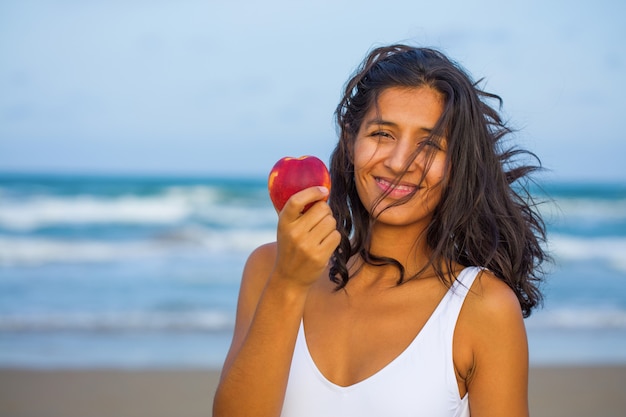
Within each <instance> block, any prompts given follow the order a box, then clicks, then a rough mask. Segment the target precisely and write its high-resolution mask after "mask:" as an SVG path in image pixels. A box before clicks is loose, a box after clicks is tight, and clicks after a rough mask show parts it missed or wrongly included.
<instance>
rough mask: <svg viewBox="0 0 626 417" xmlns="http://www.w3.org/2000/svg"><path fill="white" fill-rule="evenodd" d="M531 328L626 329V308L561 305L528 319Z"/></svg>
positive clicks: (537, 313)
mask: <svg viewBox="0 0 626 417" xmlns="http://www.w3.org/2000/svg"><path fill="white" fill-rule="evenodd" d="M526 323H527V326H528V327H529V328H531V329H570V330H575V329H580V330H593V329H598V330H600V329H614V330H626V310H623V309H620V308H606V307H602V306H599V307H595V308H594V307H585V308H574V307H560V308H555V309H549V310H540V311H538V312H535V313H533V315H532V316H531V317H530V318H529V319H527V322H526Z"/></svg>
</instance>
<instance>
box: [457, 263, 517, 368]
mask: <svg viewBox="0 0 626 417" xmlns="http://www.w3.org/2000/svg"><path fill="white" fill-rule="evenodd" d="M526 349H527V343H526V333H525V328H524V322H523V315H522V309H521V306H520V303H519V301H518V299H517V296H516V295H515V292H514V291H513V290H512V289H511V288H510V287H509V286H508V285H507V284H506V283H505V282H504V281H502V280H501V279H499V278H498V277H496V276H495V275H494V274H493V273H491V272H489V271H487V270H484V271H482V272H480V273H479V275H478V277H476V280H475V281H474V284H473V285H472V287H471V288H470V291H469V292H468V294H467V297H466V298H465V302H464V304H463V308H462V309H461V312H460V314H459V318H458V321H457V326H456V329H455V333H454V362H455V364H456V368H457V372H458V373H459V375H460V376H461V377H462V378H463V379H466V378H468V377H469V376H470V375H471V374H473V373H474V371H475V370H476V367H477V366H479V365H480V362H484V360H485V359H487V360H489V361H492V360H493V358H494V356H501V355H502V354H503V352H505V351H507V350H508V353H510V354H513V353H514V354H515V355H519V359H520V360H524V356H525V355H526V354H527V351H526Z"/></svg>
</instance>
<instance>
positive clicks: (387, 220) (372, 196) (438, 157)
mask: <svg viewBox="0 0 626 417" xmlns="http://www.w3.org/2000/svg"><path fill="white" fill-rule="evenodd" d="M443 104H444V103H443V98H442V96H441V94H440V93H439V92H437V91H436V90H434V89H432V88H430V87H426V86H423V87H418V88H409V87H390V88H388V89H386V90H383V92H382V93H381V94H380V95H379V98H378V101H377V103H375V105H373V106H372V108H370V109H369V111H368V112H367V113H366V115H365V118H364V119H363V123H362V124H361V127H360V129H359V132H358V134H357V137H356V140H355V143H354V171H355V172H354V175H355V182H356V188H357V191H358V194H359V197H360V199H361V202H362V203H363V205H364V206H365V208H366V209H368V210H369V211H370V212H372V208H374V205H376V204H377V202H378V201H380V202H379V204H377V205H376V207H375V208H374V212H373V214H374V216H375V217H376V218H377V220H378V221H379V222H380V223H384V224H389V225H396V226H406V225H410V224H419V225H421V226H422V227H426V226H427V225H428V223H429V222H430V220H431V218H432V214H433V211H434V209H435V207H436V206H437V204H438V203H439V201H440V199H441V195H442V188H443V185H442V184H443V179H444V175H445V170H446V168H445V165H446V163H445V159H446V140H445V138H432V137H431V136H430V135H431V132H432V131H433V130H434V128H435V125H436V124H437V122H438V120H439V118H440V117H441V114H442V112H443ZM419 146H423V147H422V148H421V149H422V150H421V151H420V153H419V154H418V155H417V157H415V158H414V159H413V160H411V159H412V158H413V157H414V156H415V151H416V150H417V149H418V147H419ZM426 170H427V172H426ZM422 178H423V181H421V180H422ZM420 181H421V183H420ZM412 193H414V195H413V196H412V197H411V198H410V199H409V200H408V201H406V202H404V203H403V204H400V205H398V206H394V207H390V206H391V205H392V204H394V203H397V202H398V200H401V199H406V198H407V197H408V196H409V195H411V194H412ZM383 194H384V195H385V197H384V199H382V200H380V198H381V196H382V195H383ZM387 207H389V208H388V209H386V210H385V208H387Z"/></svg>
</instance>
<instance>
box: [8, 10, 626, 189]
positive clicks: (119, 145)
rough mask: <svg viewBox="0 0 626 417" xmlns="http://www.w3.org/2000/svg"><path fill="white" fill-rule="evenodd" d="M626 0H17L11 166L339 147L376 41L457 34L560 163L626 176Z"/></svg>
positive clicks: (226, 165) (78, 167)
mask: <svg viewBox="0 0 626 417" xmlns="http://www.w3.org/2000/svg"><path fill="white" fill-rule="evenodd" d="M625 18H626V2H624V1H622V0H596V1H580V0H569V1H565V0H551V1H545V0H524V1H517V0H512V1H508V2H502V1H501V0H479V1H466V0H454V1H445V0H441V1H437V2H432V1H431V2H420V1H417V0H387V1H371V0H358V1H357V0H347V1H341V0H314V1H294V0H264V1H257V0H223V1H218V0H204V1H197V0H179V1H164V0H151V1H148V0H124V1H123V0H108V1H104V0H102V1H96V0H56V1H36V0H2V2H0V172H44V173H71V174H85V173H86V174H165V175H226V176H249V175H266V174H267V173H268V172H269V170H270V168H271V167H272V165H273V164H274V162H276V160H277V159H279V158H280V157H282V156H287V155H290V156H300V155H306V154H312V155H317V156H318V157H320V158H322V159H323V160H328V157H329V155H330V152H331V151H332V149H333V147H334V145H335V142H336V137H337V135H336V129H335V126H334V119H333V112H334V109H335V106H336V105H337V102H338V101H339V98H340V94H341V90H342V87H343V85H344V83H345V82H346V81H347V80H348V78H349V77H350V75H351V74H352V72H353V71H354V69H355V68H356V67H357V65H358V64H359V63H360V61H361V60H362V59H363V57H364V56H365V55H366V53H367V52H368V51H369V50H370V49H371V48H373V47H375V46H381V45H385V44H389V43H396V42H403V43H410V44H412V45H418V46H429V47H435V48H438V49H441V50H442V51H443V52H445V53H446V54H448V55H449V56H450V57H451V58H452V59H454V60H455V61H457V62H458V63H459V64H460V65H462V66H463V67H464V68H466V69H467V70H468V71H469V72H470V73H471V74H472V76H473V77H474V79H481V78H482V79H484V81H483V83H482V84H481V85H482V86H483V87H484V88H485V89H486V90H488V91H490V92H493V93H496V94H498V95H500V96H501V97H502V98H503V100H504V106H503V114H504V116H505V118H506V119H507V120H508V121H509V123H510V125H511V126H512V127H514V128H515V129H517V130H518V131H517V133H516V135H515V137H514V138H513V139H514V142H515V143H516V144H518V145H519V146H521V147H523V148H527V149H530V150H532V151H533V152H535V153H536V154H537V155H538V156H539V157H540V159H541V160H542V163H543V165H544V166H545V168H546V169H547V171H546V172H547V174H546V175H547V176H548V177H549V179H551V180H557V181H615V182H621V183H624V182H626V166H625V165H626V164H624V162H623V161H622V160H623V158H624V155H626V134H625V133H624V129H623V126H622V125H623V120H624V118H625V113H626V112H625V110H626V104H625V103H624V100H625V98H626V42H624V40H625V39H626V25H625V24H624V19H625Z"/></svg>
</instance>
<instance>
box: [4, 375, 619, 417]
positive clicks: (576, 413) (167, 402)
mask: <svg viewBox="0 0 626 417" xmlns="http://www.w3.org/2000/svg"><path fill="white" fill-rule="evenodd" d="M218 378H219V371H215V370H200V369H198V370H104V369H102V370H48V371H45V370H12V369H3V370H0V416H6V417H174V416H176V417H196V416H198V417H200V416H203V417H206V416H209V415H211V407H212V402H213V394H214V392H215V388H216V385H217V381H218ZM624 387H626V366H624V365H620V366H601V367H591V366H585V367H534V368H532V369H531V374H530V391H529V397H530V398H529V402H530V415H531V416H532V417H622V416H624V415H626V395H624V394H626V391H625V388H624ZM381 417H382V416H381Z"/></svg>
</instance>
